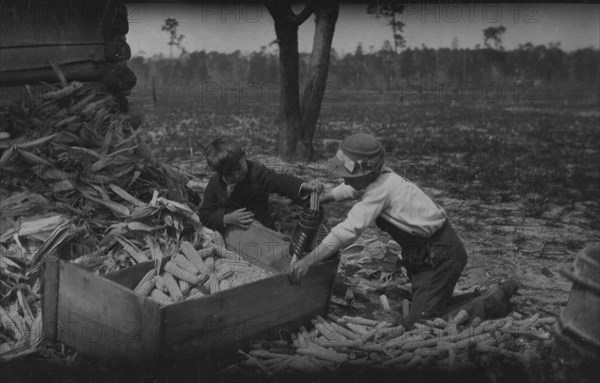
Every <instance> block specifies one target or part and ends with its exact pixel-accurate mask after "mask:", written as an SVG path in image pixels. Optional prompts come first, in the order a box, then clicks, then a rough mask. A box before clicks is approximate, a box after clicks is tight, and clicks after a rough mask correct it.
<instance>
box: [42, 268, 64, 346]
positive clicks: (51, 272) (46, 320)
mask: <svg viewBox="0 0 600 383" xmlns="http://www.w3.org/2000/svg"><path fill="white" fill-rule="evenodd" d="M59 283H60V279H59V263H58V260H56V259H52V258H50V259H48V260H47V261H46V262H45V264H44V271H43V273H42V280H41V286H42V323H43V324H42V326H43V329H44V333H43V334H44V335H45V336H46V337H47V338H48V339H52V340H55V339H56V337H57V320H58V286H59Z"/></svg>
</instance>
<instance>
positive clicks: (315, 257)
mask: <svg viewBox="0 0 600 383" xmlns="http://www.w3.org/2000/svg"><path fill="white" fill-rule="evenodd" d="M340 246H341V242H340V241H339V240H338V239H337V238H336V237H335V236H333V235H328V236H327V237H325V239H323V242H321V243H320V244H319V246H317V247H316V248H315V249H314V250H313V251H311V252H310V253H308V254H307V255H306V256H305V257H304V258H302V259H301V260H299V261H297V262H296V263H294V264H292V265H291V266H290V271H289V274H288V275H289V277H290V279H291V281H292V283H300V281H301V280H302V278H303V277H304V276H305V275H306V273H307V272H308V269H309V268H310V266H311V265H314V264H315V263H319V262H321V261H322V260H324V259H327V258H329V257H331V256H332V255H333V254H334V253H335V252H336V251H338V250H339V249H340Z"/></svg>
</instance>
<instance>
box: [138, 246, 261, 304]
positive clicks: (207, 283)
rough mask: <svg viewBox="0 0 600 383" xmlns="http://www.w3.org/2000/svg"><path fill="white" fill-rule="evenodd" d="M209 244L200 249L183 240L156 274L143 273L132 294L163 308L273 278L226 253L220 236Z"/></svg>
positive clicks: (230, 253)
mask: <svg viewBox="0 0 600 383" xmlns="http://www.w3.org/2000/svg"><path fill="white" fill-rule="evenodd" d="M215 240H216V242H213V241H215ZM213 241H205V242H204V243H203V244H202V246H203V247H202V248H200V249H196V248H195V247H194V246H193V245H192V244H191V243H190V242H188V241H183V242H182V243H181V244H180V245H179V252H177V250H176V249H175V252H174V253H173V255H172V258H171V260H170V261H168V262H166V263H165V264H164V266H163V269H164V270H161V272H160V274H157V272H156V270H155V269H153V270H150V271H149V272H148V273H146V275H144V277H143V278H142V280H140V282H139V283H138V285H137V286H136V288H135V292H136V293H138V294H140V295H143V296H148V297H149V298H151V299H154V300H155V301H157V302H159V303H161V304H165V305H166V304H171V303H174V302H179V301H181V300H185V299H195V298H201V297H203V296H206V295H210V294H216V293H218V292H219V291H223V290H227V289H230V288H234V287H238V286H242V285H245V284H248V283H251V282H255V281H258V280H261V279H265V278H268V277H271V276H272V275H273V274H272V273H270V272H268V271H266V270H264V269H262V268H260V267H258V266H255V265H253V264H251V263H250V262H247V261H245V260H244V259H243V258H242V257H240V256H239V255H238V254H237V253H235V252H233V251H231V250H228V249H227V248H226V247H225V246H224V242H223V237H222V236H220V234H217V235H216V236H214V237H213Z"/></svg>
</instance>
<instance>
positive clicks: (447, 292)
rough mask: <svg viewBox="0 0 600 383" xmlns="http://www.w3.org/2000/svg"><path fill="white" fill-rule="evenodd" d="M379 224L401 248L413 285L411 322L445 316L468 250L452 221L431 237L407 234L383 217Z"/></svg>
mask: <svg viewBox="0 0 600 383" xmlns="http://www.w3.org/2000/svg"><path fill="white" fill-rule="evenodd" d="M376 224H377V226H378V227H379V228H380V229H382V230H384V231H386V232H387V233H388V234H389V235H390V236H391V237H392V238H393V239H394V241H396V242H398V244H400V246H401V247H402V259H403V263H404V267H405V268H406V271H407V273H408V278H409V279H410V281H411V283H412V303H411V308H410V314H409V318H408V321H410V322H416V321H419V320H421V319H428V318H436V317H438V316H441V315H443V313H444V311H445V310H446V308H447V306H448V303H449V301H450V298H451V297H452V292H453V291H454V286H455V285H456V282H458V278H459V277H460V274H461V273H462V271H463V270H464V268H465V266H466V264H467V252H466V250H465V247H464V245H463V243H462V241H461V240H460V238H458V236H457V235H456V233H455V232H454V229H453V228H452V225H451V224H450V222H448V221H446V223H445V224H444V225H443V226H442V227H441V228H440V229H438V231H436V232H435V233H434V234H433V235H432V236H431V237H429V238H420V237H417V236H414V235H412V234H408V233H405V232H404V231H402V230H400V229H398V228H397V227H396V226H394V225H392V224H391V223H389V222H388V221H386V220H384V219H382V218H378V219H377V221H376Z"/></svg>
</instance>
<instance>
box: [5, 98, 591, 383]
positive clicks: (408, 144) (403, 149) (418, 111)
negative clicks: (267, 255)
mask: <svg viewBox="0 0 600 383" xmlns="http://www.w3.org/2000/svg"><path fill="white" fill-rule="evenodd" d="M161 96H162V97H161V101H160V102H159V104H157V105H154V104H152V102H150V101H148V100H142V102H141V108H142V110H143V112H144V118H145V120H144V125H143V127H144V129H146V131H147V132H148V135H149V139H148V142H149V143H150V144H151V145H152V146H153V147H154V148H155V151H156V154H157V155H158V156H159V157H161V159H163V160H165V161H168V162H169V163H170V164H172V165H175V166H178V167H180V168H181V169H183V170H185V171H186V172H188V173H191V174H192V175H193V177H194V178H193V180H192V182H191V183H190V185H192V186H193V188H195V189H197V190H198V191H200V192H201V191H202V188H203V186H204V185H205V184H206V182H207V178H208V176H209V175H210V174H211V172H210V169H208V168H207V166H206V162H205V161H204V159H203V156H202V148H201V145H199V144H198V142H199V143H200V144H206V143H207V142H208V141H209V140H210V139H213V138H215V137H217V136H218V135H221V134H230V135H235V136H236V137H238V138H239V139H240V142H241V143H243V144H244V145H245V146H246V150H247V153H248V156H249V157H250V158H251V159H254V160H257V161H259V162H262V163H264V164H265V165H267V166H271V167H273V168H274V169H275V170H277V171H284V172H288V173H290V174H295V175H297V176H299V177H302V178H305V179H307V180H309V179H318V180H320V181H321V182H323V183H325V184H326V186H328V187H332V186H334V185H337V184H338V183H339V182H340V180H339V179H333V178H331V176H330V175H329V174H327V173H326V172H324V168H323V161H324V160H325V158H327V157H328V156H330V155H332V152H331V150H330V149H331V148H326V147H324V146H323V145H322V144H323V143H324V142H325V141H324V140H336V139H342V138H343V137H345V136H346V135H349V134H352V133H355V132H359V131H365V132H369V133H372V134H374V135H376V136H378V137H380V138H381V139H382V141H383V142H384V144H385V146H386V150H387V153H388V156H387V159H386V161H387V165H388V166H390V167H391V168H392V169H394V170H395V171H396V172H398V173H399V174H400V175H402V176H405V177H407V178H408V179H410V180H411V181H413V182H415V183H416V184H417V185H419V186H421V187H422V188H423V190H424V191H425V192H426V193H427V194H428V195H429V196H431V197H432V198H433V199H434V201H436V202H437V203H438V204H439V205H441V206H442V207H443V208H444V209H445V210H446V211H447V213H448V216H449V217H450V220H451V222H452V224H453V226H454V227H455V230H456V231H457V233H458V235H459V236H460V237H461V238H462V240H463V241H464V243H465V246H466V248H467V252H468V254H469V262H468V264H467V267H466V269H465V271H464V272H463V275H462V276H461V278H460V280H459V282H458V284H457V288H456V292H457V293H460V292H466V291H470V289H471V290H472V289H473V288H474V287H477V286H480V285H482V284H485V283H488V282H490V281H495V280H501V279H506V278H508V277H511V276H515V277H517V278H518V280H519V281H520V283H521V286H520V288H519V290H518V293H517V294H516V295H515V296H513V297H512V300H511V301H512V303H513V309H514V310H515V311H517V312H520V313H522V314H524V315H531V314H533V313H540V315H544V316H556V315H558V314H559V312H560V310H561V309H562V308H564V306H565V305H566V303H567V300H568V296H569V291H570V288H571V282H570V281H569V280H568V279H566V278H565V277H564V276H563V275H561V273H560V270H561V268H563V267H567V266H568V265H570V264H571V263H572V262H573V260H574V259H575V256H576V254H577V253H578V252H579V251H580V250H581V249H583V248H584V247H585V246H586V244H588V243H591V242H598V241H600V230H599V229H600V220H599V219H598V217H599V216H600V197H599V196H600V171H599V170H598V165H597V164H598V163H600V161H599V160H600V151H599V149H598V142H600V139H599V138H600V126H599V125H600V124H599V116H600V111H599V110H598V106H597V105H583V106H582V105H578V106H577V107H576V108H575V107H573V108H570V109H569V108H566V107H560V106H559V107H556V106H554V105H546V104H544V103H542V102H539V103H537V104H526V105H522V104H516V105H515V104H512V105H485V104H483V105H481V104H477V105H475V104H469V105H457V106H449V105H432V104H424V103H420V104H405V103H399V102H397V101H396V100H393V99H389V100H383V101H382V100H381V97H379V98H378V100H377V102H373V103H369V102H353V101H352V100H348V101H347V102H346V101H344V100H338V102H335V103H330V104H325V105H324V106H323V110H322V112H321V119H320V122H319V126H318V133H317V137H316V138H315V145H316V148H317V154H318V160H317V161H314V162H309V163H285V162H282V161H281V160H279V159H277V158H276V157H275V156H274V155H273V153H274V147H275V140H276V134H275V132H276V122H277V116H276V114H277V105H276V104H258V105H240V104H235V105H230V104H226V103H220V102H216V103H211V102H205V100H198V99H195V98H194V97H189V96H187V95H186V96H185V97H184V96H179V97H176V96H173V97H166V96H165V95H164V94H163V95H161ZM368 97H369V95H364V98H365V99H368ZM272 202H273V208H274V211H275V213H277V215H278V216H279V218H280V219H282V220H283V221H284V223H285V222H287V223H293V218H290V214H291V212H293V211H297V209H298V208H297V207H293V206H290V205H289V204H288V201H286V200H285V199H282V198H279V197H276V196H273V197H272ZM350 207H351V202H345V203H340V204H334V205H329V206H327V207H326V209H325V213H326V219H327V226H328V227H330V228H331V227H333V226H334V225H335V224H336V223H337V222H340V221H341V220H342V219H343V218H344V216H345V213H346V212H347V210H348V209H349V208H350ZM389 240H390V238H389V236H388V235H387V234H385V233H383V232H381V231H380V230H378V229H377V228H376V227H375V226H373V227H372V228H370V229H368V230H367V232H365V233H364V234H363V236H362V237H361V238H360V239H359V240H358V241H357V242H356V243H357V244H359V245H363V246H355V247H354V248H353V250H352V251H348V252H346V254H345V255H343V258H344V257H346V258H347V259H348V260H350V261H351V260H352V259H357V258H364V257H371V258H373V259H374V260H384V258H386V257H387V256H388V255H389V253H386V252H387V250H388V249H387V246H386V244H387V243H388V241H389ZM392 258H393V256H392ZM342 263H343V262H342ZM340 279H341V277H340ZM342 282H343V281H342ZM343 293H344V291H343V290H339V289H338V290H336V291H334V297H333V298H334V299H333V304H332V308H333V309H334V310H345V309H347V308H344V307H343V305H340V304H339V303H340V300H341V299H342V298H344V296H343ZM401 293H402V291H400V295H401ZM390 297H391V298H392V299H390V305H391V306H392V309H394V308H395V307H396V308H397V305H398V301H397V300H396V299H394V298H398V297H399V296H395V297H392V296H390ZM373 307H374V304H373V305H369V304H367V305H363V306H358V309H357V310H354V311H353V312H354V313H355V314H356V313H357V314H361V315H368V314H369V310H372V308H373ZM59 351H60V352H58V354H60V355H67V356H73V355H74V354H73V352H69V351H68V350H67V351H61V350H59ZM74 358H75V357H74ZM76 359H77V360H76V362H75V366H68V365H66V364H64V359H63V362H61V363H62V364H59V365H57V364H52V362H48V361H45V362H40V363H38V364H35V363H32V362H31V361H29V362H27V361H25V362H20V363H19V364H15V365H14V366H13V367H12V368H10V369H4V372H3V375H0V377H1V376H4V377H6V378H8V379H9V380H6V381H12V382H42V381H44V382H45V381H53V382H58V381H61V382H75V381H89V382H96V381H112V382H121V381H123V382H124V381H128V382H129V381H139V382H142V381H144V382H158V381H169V382H175V381H207V379H208V378H207V377H202V376H190V375H189V374H187V375H186V374H184V373H183V372H181V371H178V370H177V367H176V366H173V369H172V370H171V371H170V373H168V374H167V376H168V377H167V378H164V377H165V376H163V377H162V378H161V377H160V376H158V375H155V374H154V375H152V374H149V375H144V374H141V375H140V374H138V375H135V374H117V373H115V372H114V371H111V370H110V368H108V367H106V366H98V365H95V364H94V365H90V364H88V362H87V361H85V359H82V358H76ZM33 366H37V367H34V368H32V367H33ZM57 366H58V367H57ZM485 379H488V381H489V379H490V378H489V376H488V377H487V378H485ZM349 381H351V380H349ZM416 381H418V380H416ZM421 381H423V380H421ZM476 381H481V380H476ZM501 381H510V375H504V380H501ZM512 381H518V380H512Z"/></svg>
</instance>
